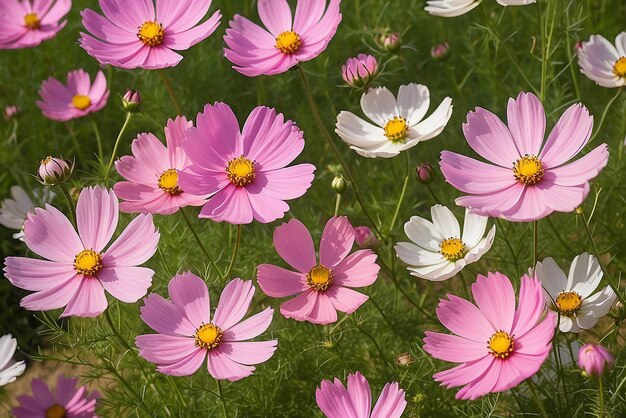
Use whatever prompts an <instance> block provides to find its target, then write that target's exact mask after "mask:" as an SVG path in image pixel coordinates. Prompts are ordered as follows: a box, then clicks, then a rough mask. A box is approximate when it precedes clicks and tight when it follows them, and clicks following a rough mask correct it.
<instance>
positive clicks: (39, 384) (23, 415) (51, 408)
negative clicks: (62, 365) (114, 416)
mask: <svg viewBox="0 0 626 418" xmlns="http://www.w3.org/2000/svg"><path fill="white" fill-rule="evenodd" d="M77 384H78V379H76V378H75V377H73V378H65V377H63V376H61V375H59V376H58V377H57V385H56V389H55V390H54V391H53V390H51V389H50V388H49V387H48V385H47V384H46V383H45V382H44V381H43V380H39V379H33V381H32V382H31V388H32V390H33V395H32V396H28V395H22V396H18V397H17V401H18V402H19V406H18V407H16V408H13V411H11V412H13V415H15V418H33V417H46V418H97V415H96V400H97V399H98V398H100V394H99V393H98V392H96V391H94V392H89V390H88V389H87V386H81V387H79V388H76V385H77Z"/></svg>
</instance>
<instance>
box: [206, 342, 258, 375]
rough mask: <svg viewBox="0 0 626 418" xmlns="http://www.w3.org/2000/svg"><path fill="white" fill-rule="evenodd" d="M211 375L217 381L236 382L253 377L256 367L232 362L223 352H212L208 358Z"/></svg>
mask: <svg viewBox="0 0 626 418" xmlns="http://www.w3.org/2000/svg"><path fill="white" fill-rule="evenodd" d="M207 368H208V370H209V374H210V375H211V376H213V378H215V379H220V380H224V379H226V380H230V381H231V382H235V381H237V380H241V379H243V378H244V377H248V376H250V375H252V373H253V372H254V370H255V368H254V366H245V365H243V364H239V363H237V362H234V361H232V360H231V359H230V358H228V356H226V354H224V353H223V352H221V350H219V349H218V350H211V351H209V355H208V356H207Z"/></svg>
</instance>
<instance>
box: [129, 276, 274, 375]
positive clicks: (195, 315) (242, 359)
mask: <svg viewBox="0 0 626 418" xmlns="http://www.w3.org/2000/svg"><path fill="white" fill-rule="evenodd" d="M168 290H169V294H170V299H171V301H170V300H167V299H164V298H163V297H161V296H159V295H157V294H155V293H152V294H150V295H149V296H148V297H147V298H146V299H145V304H144V306H143V307H142V308H141V318H142V319H143V320H144V322H145V323H146V324H147V325H148V326H149V327H150V328H152V329H153V330H155V331H156V332H158V334H146V335H140V336H138V337H137V339H136V344H137V347H139V354H140V355H141V356H142V357H143V358H145V359H146V360H148V361H149V362H151V363H155V364H156V365H157V366H158V367H157V370H158V371H159V372H161V373H165V374H169V375H172V376H189V375H192V374H194V373H195V372H196V371H197V370H198V369H199V368H200V367H201V366H202V364H203V363H204V359H205V358H206V359H207V368H208V370H209V374H210V375H211V376H213V377H214V378H215V379H227V380H230V381H233V382H234V381H236V380H240V379H243V378H244V377H248V376H250V375H252V372H254V370H255V368H254V366H253V365H254V364H259V363H263V362H265V361H267V360H268V359H269V358H270V357H272V355H273V354H274V351H275V350H276V344H277V343H278V341H277V340H269V341H245V340H249V339H251V338H255V337H257V336H259V335H261V334H262V333H263V332H265V330H267V328H268V327H269V326H270V323H271V322H272V316H273V315H274V310H273V309H272V308H266V309H265V310H264V311H263V312H260V313H258V314H256V315H253V316H251V317H250V318H248V319H246V320H244V321H242V319H243V317H244V316H245V314H246V312H247V311H248V309H249V308H250V303H251V302H252V296H253V295H254V290H255V289H254V286H252V282H251V281H244V280H241V279H233V280H231V281H230V282H229V283H228V284H227V285H226V287H225V288H224V290H223V291H222V294H221V295H220V300H219V302H218V304H217V309H215V313H214V314H213V316H212V317H211V304H210V299H209V291H208V289H207V286H206V284H205V283H204V281H203V280H202V279H201V278H199V277H198V276H196V275H194V274H192V273H189V272H188V273H183V274H179V275H177V276H175V277H174V278H173V279H172V280H171V281H170V283H169V286H168Z"/></svg>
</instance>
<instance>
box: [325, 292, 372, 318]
mask: <svg viewBox="0 0 626 418" xmlns="http://www.w3.org/2000/svg"><path fill="white" fill-rule="evenodd" d="M325 295H326V296H327V297H328V298H329V299H330V301H331V303H332V305H333V307H334V308H335V309H336V310H338V311H341V312H345V313H347V314H351V313H353V312H354V311H356V310H357V309H358V308H359V307H360V306H361V305H363V304H364V303H365V302H366V301H367V299H368V296H367V295H364V294H362V293H359V292H357V291H355V290H352V289H348V288H347V287H341V286H336V285H335V286H331V287H330V288H329V289H327V290H326V291H325Z"/></svg>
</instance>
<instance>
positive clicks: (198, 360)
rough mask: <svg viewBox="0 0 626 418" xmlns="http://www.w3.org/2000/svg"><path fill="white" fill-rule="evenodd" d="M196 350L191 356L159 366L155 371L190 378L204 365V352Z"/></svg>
mask: <svg viewBox="0 0 626 418" xmlns="http://www.w3.org/2000/svg"><path fill="white" fill-rule="evenodd" d="M196 350H197V351H195V352H194V353H193V354H191V355H189V356H188V357H184V358H182V359H181V360H180V361H177V362H176V363H172V364H168V365H160V366H159V367H157V370H158V371H159V372H161V373H164V374H167V375H170V376H191V375H192V374H194V373H195V372H197V371H198V369H199V368H200V367H202V363H204V359H205V358H206V357H207V355H206V352H205V351H204V350H199V349H197V348H196Z"/></svg>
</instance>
